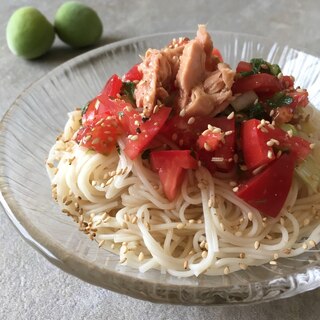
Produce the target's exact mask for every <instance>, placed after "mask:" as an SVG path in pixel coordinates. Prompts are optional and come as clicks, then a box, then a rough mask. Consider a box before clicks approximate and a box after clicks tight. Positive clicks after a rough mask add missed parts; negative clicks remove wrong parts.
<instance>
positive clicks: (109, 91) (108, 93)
mask: <svg viewBox="0 0 320 320" xmlns="http://www.w3.org/2000/svg"><path fill="white" fill-rule="evenodd" d="M121 88H122V81H121V79H120V78H119V77H118V76H117V75H116V74H114V75H113V76H111V78H110V79H109V80H108V81H107V83H106V84H105V86H104V88H103V90H102V91H101V95H102V96H104V97H108V98H110V97H112V98H116V97H117V94H118V93H120V90H121Z"/></svg>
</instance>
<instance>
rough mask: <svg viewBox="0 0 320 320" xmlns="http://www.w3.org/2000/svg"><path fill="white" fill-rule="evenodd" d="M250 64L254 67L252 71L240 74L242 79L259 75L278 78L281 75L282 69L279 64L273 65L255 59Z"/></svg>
mask: <svg viewBox="0 0 320 320" xmlns="http://www.w3.org/2000/svg"><path fill="white" fill-rule="evenodd" d="M250 64H251V66H252V70H251V71H244V72H240V75H241V76H242V77H247V76H251V75H253V74H258V73H269V74H272V75H274V76H277V75H278V74H279V73H281V69H280V67H279V66H278V65H277V64H271V63H269V62H267V61H265V60H264V59H262V58H253V59H251V60H250Z"/></svg>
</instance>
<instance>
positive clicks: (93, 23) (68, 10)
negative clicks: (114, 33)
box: [54, 1, 103, 48]
mask: <svg viewBox="0 0 320 320" xmlns="http://www.w3.org/2000/svg"><path fill="white" fill-rule="evenodd" d="M54 27H55V29H56V32H57V34H58V36H59V38H60V39H61V40H62V41H64V42H65V43H67V44H69V45H70V46H72V47H74V48H81V47H86V46H90V45H92V44H94V43H95V42H96V41H98V40H99V39H100V37H101V35H102V30H103V26H102V22H101V20H100V18H99V16H98V15H97V13H96V12H95V11H94V10H93V9H91V8H89V7H88V6H85V5H83V4H81V3H78V2H75V1H68V2H65V3H64V4H63V5H61V6H60V7H59V9H58V11H57V13H56V15H55V19H54Z"/></svg>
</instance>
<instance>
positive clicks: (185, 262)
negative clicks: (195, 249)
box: [183, 260, 188, 270]
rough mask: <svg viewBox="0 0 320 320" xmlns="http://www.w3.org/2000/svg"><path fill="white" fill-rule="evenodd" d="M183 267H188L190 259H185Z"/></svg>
mask: <svg viewBox="0 0 320 320" xmlns="http://www.w3.org/2000/svg"><path fill="white" fill-rule="evenodd" d="M183 269H185V270H186V269H188V261H187V260H185V261H184V263H183Z"/></svg>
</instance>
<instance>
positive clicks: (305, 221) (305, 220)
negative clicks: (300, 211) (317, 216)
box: [303, 219, 310, 227]
mask: <svg viewBox="0 0 320 320" xmlns="http://www.w3.org/2000/svg"><path fill="white" fill-rule="evenodd" d="M309 224H310V219H304V220H303V225H304V226H305V227H306V226H308V225H309Z"/></svg>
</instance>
